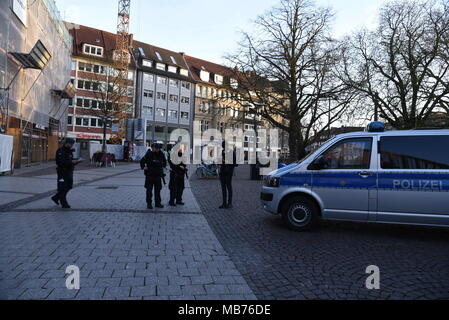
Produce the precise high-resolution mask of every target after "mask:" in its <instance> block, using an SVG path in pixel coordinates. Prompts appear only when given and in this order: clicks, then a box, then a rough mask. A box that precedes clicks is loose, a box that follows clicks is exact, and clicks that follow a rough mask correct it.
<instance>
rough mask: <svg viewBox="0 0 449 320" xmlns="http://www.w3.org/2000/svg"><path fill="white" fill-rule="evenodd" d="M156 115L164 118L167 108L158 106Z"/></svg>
mask: <svg viewBox="0 0 449 320" xmlns="http://www.w3.org/2000/svg"><path fill="white" fill-rule="evenodd" d="M156 115H157V116H158V117H161V118H164V117H165V109H162V108H157V109H156Z"/></svg>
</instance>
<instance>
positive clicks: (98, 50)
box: [84, 44, 103, 57]
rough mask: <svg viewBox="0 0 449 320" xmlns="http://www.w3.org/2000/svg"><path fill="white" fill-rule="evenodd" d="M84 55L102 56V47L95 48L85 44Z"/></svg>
mask: <svg viewBox="0 0 449 320" xmlns="http://www.w3.org/2000/svg"><path fill="white" fill-rule="evenodd" d="M84 53H85V54H89V55H94V56H99V57H101V56H103V48H102V47H97V46H93V45H90V44H85V45H84Z"/></svg>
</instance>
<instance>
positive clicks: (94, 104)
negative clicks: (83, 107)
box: [92, 100, 99, 109]
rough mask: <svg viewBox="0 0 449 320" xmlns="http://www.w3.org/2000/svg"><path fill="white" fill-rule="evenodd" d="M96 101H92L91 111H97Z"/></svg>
mask: <svg viewBox="0 0 449 320" xmlns="http://www.w3.org/2000/svg"><path fill="white" fill-rule="evenodd" d="M98 106H99V104H98V101H97V100H92V109H98Z"/></svg>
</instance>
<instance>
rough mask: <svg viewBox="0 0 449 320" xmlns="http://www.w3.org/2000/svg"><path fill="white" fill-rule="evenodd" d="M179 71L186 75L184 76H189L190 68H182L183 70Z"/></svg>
mask: <svg viewBox="0 0 449 320" xmlns="http://www.w3.org/2000/svg"><path fill="white" fill-rule="evenodd" d="M179 73H180V74H181V75H182V76H184V77H188V76H189V70H187V69H181V70H180V71H179Z"/></svg>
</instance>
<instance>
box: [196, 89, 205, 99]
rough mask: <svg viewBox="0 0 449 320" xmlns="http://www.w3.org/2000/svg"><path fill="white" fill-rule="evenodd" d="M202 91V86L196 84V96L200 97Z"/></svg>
mask: <svg viewBox="0 0 449 320" xmlns="http://www.w3.org/2000/svg"><path fill="white" fill-rule="evenodd" d="M202 92H203V87H201V86H197V87H196V95H197V96H198V97H201V95H202Z"/></svg>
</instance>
